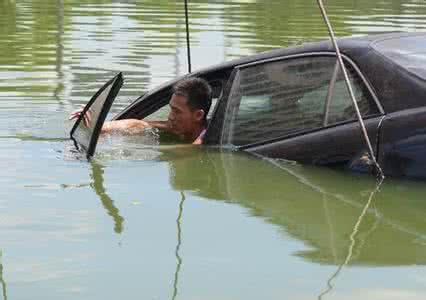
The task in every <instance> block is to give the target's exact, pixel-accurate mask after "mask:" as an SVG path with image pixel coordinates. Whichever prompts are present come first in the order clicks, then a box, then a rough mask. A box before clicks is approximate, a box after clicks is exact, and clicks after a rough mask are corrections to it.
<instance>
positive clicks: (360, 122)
mask: <svg viewBox="0 0 426 300" xmlns="http://www.w3.org/2000/svg"><path fill="white" fill-rule="evenodd" d="M317 3H318V6H319V8H320V10H321V14H322V17H323V19H324V22H325V24H326V25H327V29H328V33H329V34H330V38H331V41H332V43H333V46H334V49H335V50H336V56H337V60H338V62H339V65H340V68H341V70H342V73H343V76H344V78H345V82H346V86H347V88H348V91H349V95H350V97H351V100H352V103H353V105H354V108H355V112H356V115H357V118H358V122H359V125H360V126H361V131H362V134H363V136H364V140H365V143H366V144H367V147H368V151H369V154H370V158H371V160H372V161H373V164H374V166H375V168H376V170H377V175H378V176H379V177H380V178H381V179H384V178H385V176H384V174H383V171H382V168H381V167H380V166H379V164H378V162H377V160H376V156H375V155H374V151H373V147H372V146H371V142H370V138H369V137H368V134H367V129H366V128H365V124H364V121H363V119H362V116H361V113H360V110H359V107H358V103H357V101H356V99H355V95H354V92H353V90H352V85H351V83H350V81H349V77H348V73H347V71H346V67H345V65H344V63H343V59H342V56H341V54H340V49H339V46H338V45H337V42H336V38H335V36H334V32H333V28H332V27H331V23H330V21H329V19H328V16H327V13H326V11H325V7H324V4H323V2H322V0H317Z"/></svg>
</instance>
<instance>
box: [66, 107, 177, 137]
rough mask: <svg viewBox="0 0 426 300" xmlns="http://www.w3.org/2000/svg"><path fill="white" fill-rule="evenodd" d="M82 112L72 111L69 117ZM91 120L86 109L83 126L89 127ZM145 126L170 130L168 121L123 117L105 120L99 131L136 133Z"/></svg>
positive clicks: (77, 115) (71, 117)
mask: <svg viewBox="0 0 426 300" xmlns="http://www.w3.org/2000/svg"><path fill="white" fill-rule="evenodd" d="M82 112H83V108H80V109H78V110H76V111H74V112H72V113H71V115H70V117H69V119H70V120H73V119H77V118H78V117H79V116H80V115H81V113H82ZM91 121H92V118H91V113H90V110H88V111H87V112H86V114H85V115H84V118H83V124H84V126H86V127H89V126H90V123H91ZM145 128H158V129H160V130H162V131H165V132H170V133H171V132H172V130H171V127H170V125H169V122H168V121H144V120H139V119H124V120H114V121H107V122H105V123H104V124H103V126H102V129H101V133H121V134H137V133H142V132H143V131H144V130H145Z"/></svg>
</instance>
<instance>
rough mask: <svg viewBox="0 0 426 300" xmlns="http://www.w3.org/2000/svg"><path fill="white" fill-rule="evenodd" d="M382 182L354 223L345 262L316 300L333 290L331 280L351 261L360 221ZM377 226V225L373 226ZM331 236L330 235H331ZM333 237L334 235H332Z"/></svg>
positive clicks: (378, 184)
mask: <svg viewBox="0 0 426 300" xmlns="http://www.w3.org/2000/svg"><path fill="white" fill-rule="evenodd" d="M382 182H383V180H380V181H379V182H378V183H377V186H376V188H375V189H374V190H373V191H372V192H371V194H370V197H369V198H368V201H367V203H366V204H365V206H364V208H363V210H362V212H361V215H360V216H359V218H358V220H357V222H356V223H355V226H354V228H353V231H352V233H351V235H350V237H349V239H350V241H351V244H350V245H349V248H348V255H347V256H346V258H345V261H344V262H343V263H342V264H341V265H340V266H339V267H338V268H337V270H336V272H334V273H333V274H332V275H331V277H330V279H328V280H327V289H326V290H325V291H324V292H322V293H321V294H320V295H319V296H318V299H322V298H323V297H324V296H325V295H326V294H328V293H329V292H330V291H331V290H332V289H333V283H332V282H333V280H335V279H336V277H337V276H338V275H339V273H340V272H341V271H342V269H343V268H344V267H345V266H347V265H348V263H349V261H350V260H351V259H352V255H353V250H354V246H355V244H356V241H355V237H356V235H357V234H358V230H359V226H360V225H361V222H362V220H363V219H364V216H365V214H366V213H367V210H368V209H369V208H370V205H371V202H372V201H373V198H374V195H375V194H376V193H377V191H378V190H379V188H380V185H381V184H382ZM375 225H377V223H376V224H375ZM375 227H376V226H373V228H375ZM331 234H332V233H331ZM333 235H334V234H333Z"/></svg>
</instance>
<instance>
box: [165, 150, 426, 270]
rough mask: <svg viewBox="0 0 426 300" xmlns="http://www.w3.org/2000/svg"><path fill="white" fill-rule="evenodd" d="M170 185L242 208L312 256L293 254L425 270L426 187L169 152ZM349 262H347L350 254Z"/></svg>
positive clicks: (222, 154)
mask: <svg viewBox="0 0 426 300" xmlns="http://www.w3.org/2000/svg"><path fill="white" fill-rule="evenodd" d="M163 158H164V159H166V160H167V161H168V162H169V165H170V181H171V185H172V186H173V187H174V188H175V189H176V190H180V191H191V192H192V193H195V194H196V195H199V196H201V197H204V198H209V199H212V200H220V201H228V202H234V203H238V204H239V205H242V206H244V207H247V208H249V210H250V212H251V214H252V215H253V216H256V217H260V218H263V219H265V220H266V221H267V222H270V223H272V224H275V225H278V226H280V228H281V229H282V230H283V231H284V232H285V234H288V235H290V236H292V237H293V238H295V239H298V240H301V241H303V242H304V243H305V244H306V245H307V246H308V247H309V248H310V249H309V250H306V251H302V252H297V253H294V254H295V255H297V256H300V257H302V258H304V259H306V260H308V261H312V262H316V263H321V264H328V265H337V266H340V265H342V264H347V265H359V266H401V265H411V264H420V265H424V264H426V251H425V250H426V231H425V228H426V203H425V202H424V201H423V200H424V196H423V195H424V193H425V192H426V191H425V187H424V186H422V185H421V184H420V183H416V182H403V184H402V183H401V182H400V181H393V180H386V181H385V182H384V183H383V184H382V185H381V186H380V187H378V186H377V182H376V181H375V180H373V179H372V178H370V177H367V176H358V175H354V174H348V173H345V172H342V171H338V170H333V169H320V168H317V167H312V166H301V165H297V164H291V163H288V162H284V161H276V160H275V161H272V163H271V161H268V160H262V159H259V158H257V157H252V156H250V155H246V154H242V153H229V152H226V151H216V150H214V151H213V150H211V149H210V150H206V149H204V150H203V149H194V148H193V147H182V148H176V149H173V150H170V151H165V152H164V154H163ZM349 252H350V257H349V258H348V253H349Z"/></svg>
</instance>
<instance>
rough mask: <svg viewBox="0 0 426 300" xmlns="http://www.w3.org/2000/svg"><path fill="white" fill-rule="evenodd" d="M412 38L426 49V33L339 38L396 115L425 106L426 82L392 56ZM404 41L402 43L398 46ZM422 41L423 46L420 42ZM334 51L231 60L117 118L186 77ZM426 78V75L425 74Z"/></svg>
mask: <svg viewBox="0 0 426 300" xmlns="http://www.w3.org/2000/svg"><path fill="white" fill-rule="evenodd" d="M407 38H409V39H410V41H411V42H412V41H417V44H418V45H424V46H425V47H426V43H425V42H424V41H425V40H426V32H413V33H408V32H392V33H384V34H374V35H367V36H356V37H344V38H339V39H338V40H337V43H338V45H339V48H340V51H341V53H342V54H344V55H345V56H346V57H348V58H350V59H351V60H352V61H353V62H354V63H355V64H356V65H357V66H358V68H359V69H360V71H361V72H362V73H363V74H364V75H365V78H366V79H367V81H368V82H369V83H370V84H371V86H372V88H373V91H374V92H375V94H376V96H377V98H378V99H379V101H380V102H381V105H382V107H383V108H384V110H385V112H394V111H399V110H403V109H408V108H415V107H419V106H424V105H425V103H426V99H425V98H426V97H425V96H424V95H425V91H426V79H425V78H422V77H421V76H417V75H416V74H415V73H413V72H412V70H411V71H410V70H409V69H407V68H404V65H402V64H401V63H400V62H401V61H402V60H401V59H400V60H397V59H395V57H396V56H395V55H392V53H402V52H401V49H402V48H404V46H405V45H404V43H405V42H406V40H404V39H407ZM399 40H401V42H398V41H399ZM421 41H423V43H422V42H421ZM334 52H335V50H334V47H333V44H332V43H331V41H330V40H326V41H320V42H308V43H304V44H302V45H299V46H291V47H286V48H280V49H275V50H271V51H268V52H263V53H259V54H254V55H249V56H245V57H241V58H238V59H234V60H230V61H227V62H223V63H220V64H216V65H213V66H211V67H207V68H203V69H200V70H198V71H195V72H193V73H191V74H186V75H184V76H181V77H178V78H175V79H173V80H171V81H168V82H166V83H164V84H162V85H161V86H159V87H157V88H155V89H153V90H151V91H149V92H147V93H146V94H145V95H143V96H141V97H139V98H138V99H136V100H135V101H134V102H133V103H132V104H131V105H130V106H129V107H127V108H126V109H124V111H123V112H122V113H120V114H119V115H118V116H117V117H119V118H120V117H122V115H123V113H125V112H128V111H129V110H130V111H131V110H132V109H133V108H134V107H135V106H137V105H138V103H139V102H140V101H142V100H143V99H145V98H146V97H148V96H149V95H152V94H154V93H156V92H157V91H159V90H162V89H163V88H164V87H168V86H171V85H173V84H174V83H176V82H178V81H179V80H181V79H183V78H185V77H196V76H199V77H206V74H211V73H214V72H225V71H228V72H230V70H232V69H233V68H234V67H236V66H240V65H244V64H249V63H253V62H259V61H263V60H269V59H275V58H279V57H285V56H290V55H296V54H304V53H334ZM425 68H426V66H425ZM425 74H426V73H425Z"/></svg>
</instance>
